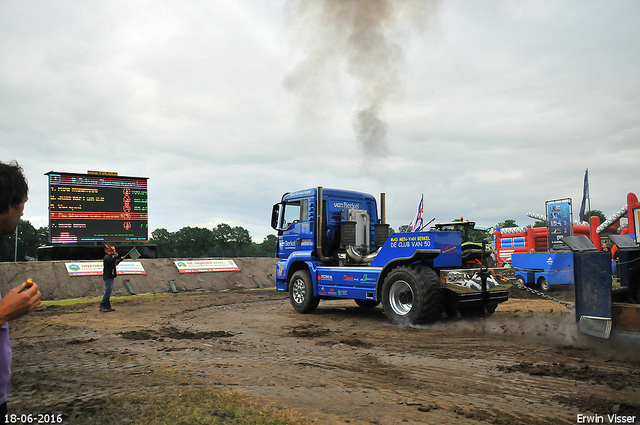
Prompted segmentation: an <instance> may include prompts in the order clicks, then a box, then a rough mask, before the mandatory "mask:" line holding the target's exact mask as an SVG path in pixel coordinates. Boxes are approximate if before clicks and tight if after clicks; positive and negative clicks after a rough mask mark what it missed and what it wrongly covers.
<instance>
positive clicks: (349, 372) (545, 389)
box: [9, 290, 640, 425]
mask: <svg viewBox="0 0 640 425" xmlns="http://www.w3.org/2000/svg"><path fill="white" fill-rule="evenodd" d="M516 295H517V294H516ZM555 295H558V294H555ZM560 295H562V294H560ZM513 296H514V295H512V298H511V299H510V300H509V301H508V302H506V303H503V304H501V305H500V306H499V307H498V309H497V311H496V312H495V314H494V315H493V316H491V317H489V318H461V319H445V318H443V320H442V321H440V322H438V323H436V324H434V325H430V326H422V327H407V328H400V327H395V326H392V325H391V324H389V322H388V321H387V320H386V318H385V316H384V313H383V311H382V309H381V308H380V307H378V308H375V309H373V310H370V311H367V310H363V309H360V308H359V307H357V306H356V305H355V303H354V302H353V301H348V300H337V301H322V302H321V303H320V306H319V308H318V309H317V310H316V312H315V313H314V314H309V315H301V314H299V313H296V312H295V311H294V310H293V309H292V307H291V306H290V304H289V300H288V299H287V294H285V293H280V292H276V291H275V290H238V291H226V292H207V293H196V294H179V295H171V296H164V297H159V298H144V297H139V298H133V299H131V300H127V301H121V302H114V303H113V304H114V307H115V308H116V311H115V312H112V313H100V312H98V306H97V305H94V304H79V305H73V306H64V307H59V306H49V307H43V308H40V309H39V310H37V311H36V312H34V313H32V314H31V315H29V316H27V317H25V318H23V319H20V320H18V321H16V322H12V324H11V339H12V344H13V350H14V365H13V373H14V375H13V379H12V383H13V390H12V393H11V396H10V399H9V409H10V412H11V413H18V414H20V413H50V414H53V413H62V414H64V415H65V417H67V418H69V417H73V416H77V415H80V416H81V415H87V414H90V413H91V412H92V411H94V410H95V409H97V408H98V407H99V406H100V405H101V404H102V402H104V400H105V399H107V398H108V397H110V396H111V395H126V394H141V393H146V392H153V393H162V394H175V393H177V392H179V391H180V389H181V388H183V387H184V386H191V387H193V386H196V387H197V386H198V385H203V384H205V383H206V384H212V385H215V386H216V387H219V388H221V389H226V390H234V391H240V392H243V393H246V394H248V395H250V396H252V397H254V398H256V399H258V400H259V401H261V402H263V403H265V404H270V405H273V406H276V407H280V408H284V409H291V410H294V411H295V412H296V413H297V414H299V415H300V416H302V417H304V418H306V419H308V420H309V421H310V422H313V423H318V424H344V423H349V424H380V425H383V424H384V425H386V424H533V425H536V424H564V423H566V424H575V423H577V422H578V415H601V416H603V418H604V421H605V422H603V423H608V422H607V421H608V417H607V415H608V414H612V413H617V414H618V415H625V416H629V415H635V416H636V418H635V423H640V354H639V353H640V351H639V347H640V344H639V343H638V339H629V338H616V339H614V340H598V339H594V338H591V337H587V336H584V335H581V334H579V333H578V332H577V331H576V327H575V317H574V312H573V311H571V310H568V309H567V308H566V307H564V306H562V305H560V304H557V303H555V302H552V301H545V300H539V299H515V298H513ZM522 296H527V294H523V295H522ZM560 298H562V296H560ZM565 298H566V297H565ZM113 414H114V422H115V423H123V424H124V423H129V422H130V421H129V419H128V418H123V417H119V416H118V412H114V413H113ZM632 423H633V422H632Z"/></svg>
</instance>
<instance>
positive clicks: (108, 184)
mask: <svg viewBox="0 0 640 425" xmlns="http://www.w3.org/2000/svg"><path fill="white" fill-rule="evenodd" d="M45 175H46V176H48V178H49V235H50V238H51V243H54V244H59V243H85V242H124V241H146V240H148V239H149V237H148V209H147V180H148V178H147V177H121V176H118V175H117V173H106V172H91V171H90V172H89V173H88V174H73V173H56V172H53V171H50V172H48V173H46V174H45Z"/></svg>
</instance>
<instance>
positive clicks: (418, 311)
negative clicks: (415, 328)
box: [382, 266, 443, 326]
mask: <svg viewBox="0 0 640 425" xmlns="http://www.w3.org/2000/svg"><path fill="white" fill-rule="evenodd" d="M382 304H383V306H384V312H385V314H386V315H387V318H388V319H389V321H390V322H391V323H393V324H394V325H400V326H407V325H412V324H420V323H433V322H435V321H436V320H438V319H439V318H440V316H441V315H442V309H443V298H442V292H441V291H440V279H439V278H438V275H437V274H436V272H434V271H433V270H431V269H430V268H428V267H424V266H400V267H397V268H395V269H393V270H392V271H391V273H389V275H387V277H386V278H385V280H384V283H383V285H382Z"/></svg>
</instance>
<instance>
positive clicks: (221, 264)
mask: <svg viewBox="0 0 640 425" xmlns="http://www.w3.org/2000/svg"><path fill="white" fill-rule="evenodd" d="M174 263H175V265H176V267H177V268H178V271H179V272H180V273H210V272H237V271H240V268H239V267H238V266H237V265H236V263H235V262H234V261H233V260H180V261H174Z"/></svg>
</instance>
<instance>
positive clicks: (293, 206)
mask: <svg viewBox="0 0 640 425" xmlns="http://www.w3.org/2000/svg"><path fill="white" fill-rule="evenodd" d="M300 213H301V208H300V201H296V202H289V203H286V204H285V205H284V214H283V217H282V228H283V229H286V228H287V227H289V225H291V224H293V223H297V222H299V221H300Z"/></svg>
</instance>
